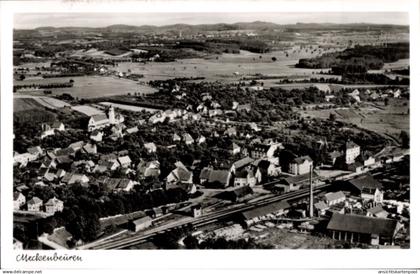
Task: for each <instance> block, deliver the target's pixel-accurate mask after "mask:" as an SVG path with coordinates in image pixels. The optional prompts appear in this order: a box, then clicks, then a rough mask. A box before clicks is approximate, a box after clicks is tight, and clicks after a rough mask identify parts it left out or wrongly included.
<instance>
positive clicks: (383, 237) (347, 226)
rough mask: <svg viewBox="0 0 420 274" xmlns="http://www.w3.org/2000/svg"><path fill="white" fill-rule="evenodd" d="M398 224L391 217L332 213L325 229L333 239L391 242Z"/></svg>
mask: <svg viewBox="0 0 420 274" xmlns="http://www.w3.org/2000/svg"><path fill="white" fill-rule="evenodd" d="M399 228H400V225H399V223H398V221H396V220H391V219H382V218H373V217H367V216H361V215H350V214H339V213H334V214H333V215H332V217H331V219H330V221H329V223H328V226H327V230H328V231H329V233H330V235H331V237H332V238H333V239H338V240H344V241H350V242H361V243H368V244H372V245H380V244H393V242H394V236H395V234H396V233H397V232H398V230H399Z"/></svg>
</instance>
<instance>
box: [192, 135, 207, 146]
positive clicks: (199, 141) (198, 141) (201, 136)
mask: <svg viewBox="0 0 420 274" xmlns="http://www.w3.org/2000/svg"><path fill="white" fill-rule="evenodd" d="M195 141H196V142H197V144H203V143H205V142H206V137H204V136H203V135H200V136H199V137H198V138H197V139H196V140H195Z"/></svg>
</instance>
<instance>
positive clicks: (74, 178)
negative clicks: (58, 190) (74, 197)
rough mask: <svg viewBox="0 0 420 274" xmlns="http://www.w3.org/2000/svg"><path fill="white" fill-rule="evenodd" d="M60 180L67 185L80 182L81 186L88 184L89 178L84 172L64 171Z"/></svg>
mask: <svg viewBox="0 0 420 274" xmlns="http://www.w3.org/2000/svg"><path fill="white" fill-rule="evenodd" d="M61 181H62V182H63V183H66V184H68V185H70V184H74V183H80V184H81V185H82V186H88V183H89V178H88V177H87V176H86V175H84V174H78V173H66V175H64V177H63V178H62V179H61Z"/></svg>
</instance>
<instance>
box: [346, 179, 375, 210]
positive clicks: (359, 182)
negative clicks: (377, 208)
mask: <svg viewBox="0 0 420 274" xmlns="http://www.w3.org/2000/svg"><path fill="white" fill-rule="evenodd" d="M348 185H349V186H350V188H351V192H352V193H353V194H354V195H357V196H360V197H361V198H363V199H364V200H373V201H374V202H375V203H382V201H383V192H382V184H381V183H379V182H378V181H377V180H375V179H374V178H373V177H372V176H371V175H369V174H368V175H364V176H361V177H358V178H354V179H351V180H349V181H348Z"/></svg>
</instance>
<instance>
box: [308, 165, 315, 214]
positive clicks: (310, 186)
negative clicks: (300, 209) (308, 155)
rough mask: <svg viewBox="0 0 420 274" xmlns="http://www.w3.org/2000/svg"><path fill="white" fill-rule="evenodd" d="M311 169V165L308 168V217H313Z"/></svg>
mask: <svg viewBox="0 0 420 274" xmlns="http://www.w3.org/2000/svg"><path fill="white" fill-rule="evenodd" d="M312 169H313V165H312V164H311V166H310V168H309V217H310V218H312V217H314V190H313V186H312Z"/></svg>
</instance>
